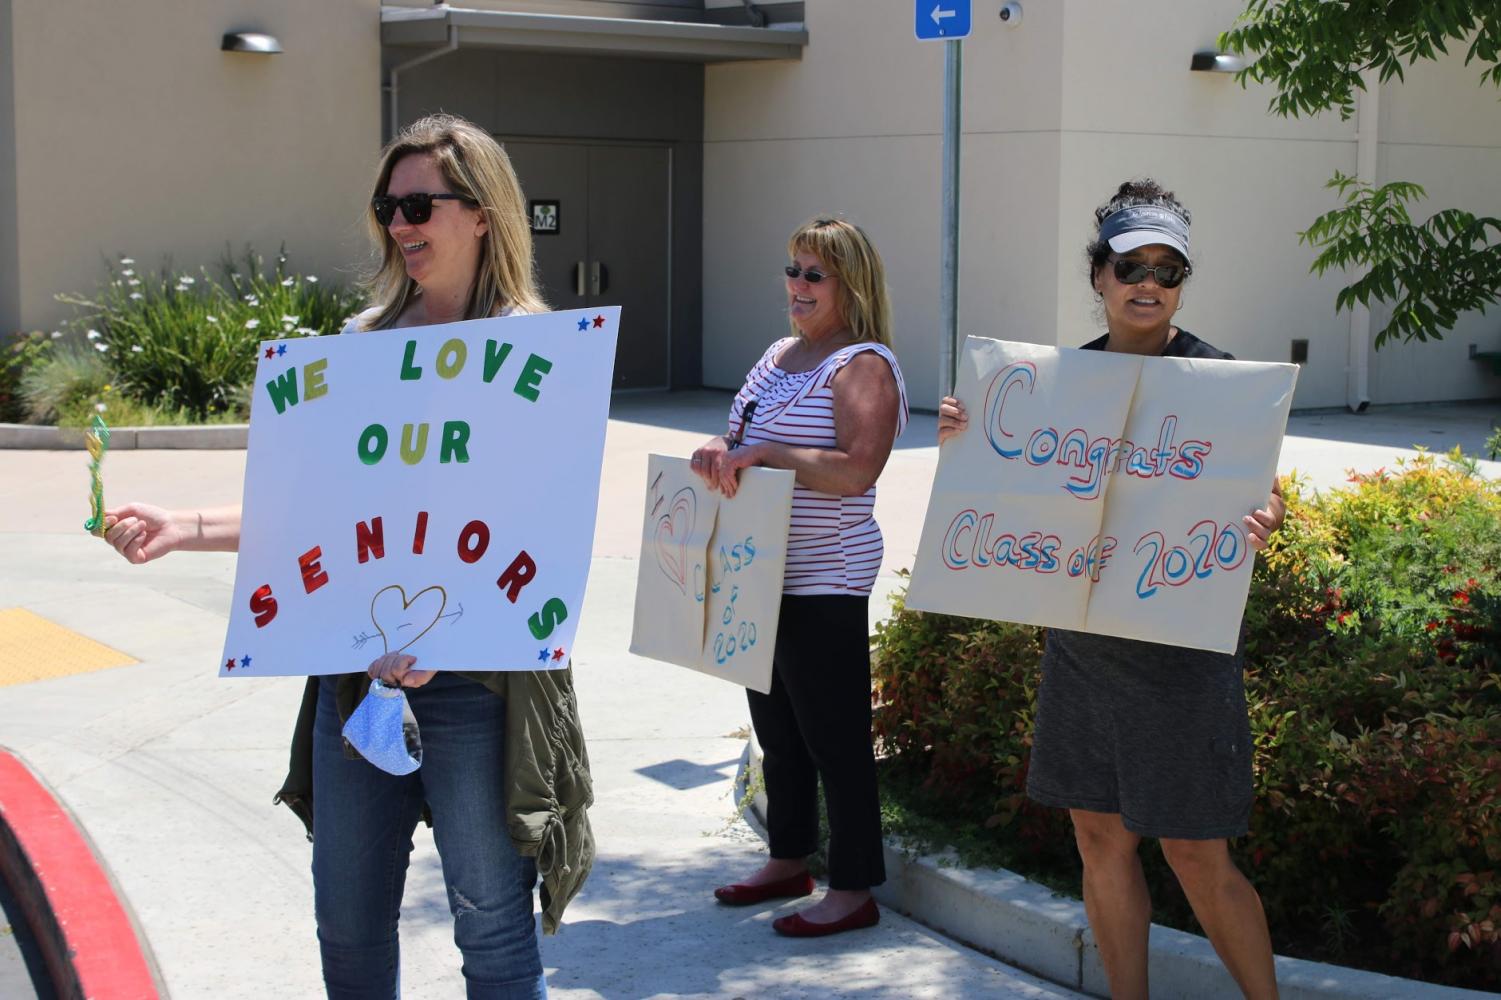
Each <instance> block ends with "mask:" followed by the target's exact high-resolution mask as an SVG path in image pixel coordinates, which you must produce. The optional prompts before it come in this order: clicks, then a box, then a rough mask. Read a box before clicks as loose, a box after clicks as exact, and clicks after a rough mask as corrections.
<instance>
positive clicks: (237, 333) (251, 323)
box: [62, 251, 359, 420]
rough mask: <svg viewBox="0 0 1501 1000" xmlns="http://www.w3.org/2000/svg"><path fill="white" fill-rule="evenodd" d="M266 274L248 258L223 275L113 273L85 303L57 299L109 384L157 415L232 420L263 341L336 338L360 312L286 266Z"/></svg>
mask: <svg viewBox="0 0 1501 1000" xmlns="http://www.w3.org/2000/svg"><path fill="white" fill-rule="evenodd" d="M286 264H287V257H286V255H285V253H283V254H280V255H278V257H277V259H276V265H275V267H274V268H272V269H271V270H270V271H267V270H266V268H265V263H264V261H263V260H262V259H261V258H260V257H258V256H256V255H255V254H254V253H252V252H250V251H247V252H246V253H245V255H244V256H243V257H242V258H241V259H240V260H239V261H235V260H231V259H226V260H225V261H224V263H223V265H222V270H223V274H222V277H220V278H217V279H216V278H214V277H212V276H210V274H209V273H208V271H206V270H201V271H200V272H199V274H198V275H197V276H196V277H195V276H193V275H188V274H174V273H172V272H170V271H169V270H163V271H161V272H160V273H159V274H157V275H156V276H155V277H150V276H146V275H142V274H138V273H137V272H136V270H135V268H134V266H133V265H134V261H132V260H131V259H130V258H128V257H127V258H121V260H120V261H119V263H118V264H115V265H112V266H111V275H110V279H109V281H108V282H107V283H106V284H105V285H104V286H103V288H102V289H101V290H100V292H99V294H98V295H97V296H96V297H95V298H92V299H86V298H80V297H77V296H64V297H62V299H63V301H65V302H68V303H70V304H72V305H74V306H76V307H78V309H79V310H80V315H79V317H78V318H77V319H76V320H75V321H74V324H73V325H74V326H75V327H76V328H77V329H78V330H79V331H80V332H82V333H84V335H85V336H86V337H87V339H88V340H89V341H90V342H91V344H92V345H93V346H94V347H95V348H96V349H97V350H98V351H99V352H100V353H101V354H103V355H104V356H105V360H106V363H107V364H108V366H109V369H110V372H111V375H112V377H113V380H114V383H115V384H116V385H117V386H118V387H119V388H120V390H121V391H123V393H124V394H125V395H127V396H129V397H130V398H131V399H134V400H136V401H137V402H141V403H145V404H148V406H150V407H152V408H153V409H155V410H157V411H166V412H172V411H182V412H183V413H184V414H185V415H187V417H188V418H189V419H191V420H202V419H205V418H211V417H213V416H215V415H227V414H233V413H234V411H235V409H236V399H237V398H238V399H243V387H244V386H245V385H246V384H247V383H249V381H250V380H251V378H252V377H253V375H254V372H255V362H256V357H255V354H256V345H257V344H258V343H260V342H261V341H262V340H275V339H279V338H294V337H305V336H318V335H322V334H330V333H338V332H339V330H340V328H341V327H342V326H343V324H344V322H345V321H346V320H347V319H348V318H349V316H350V315H352V314H353V313H354V312H355V311H356V310H357V308H358V306H359V300H358V298H357V297H356V296H354V295H353V294H352V293H350V292H347V291H344V290H342V289H340V288H336V287H331V286H330V285H328V284H327V283H323V282H320V281H319V280H318V278H317V277H316V276H313V275H307V276H303V275H298V274H294V273H292V272H290V271H288V269H287V266H286Z"/></svg>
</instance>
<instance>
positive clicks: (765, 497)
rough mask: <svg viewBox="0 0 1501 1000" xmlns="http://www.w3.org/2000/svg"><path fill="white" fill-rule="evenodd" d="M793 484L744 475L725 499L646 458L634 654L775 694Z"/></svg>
mask: <svg viewBox="0 0 1501 1000" xmlns="http://www.w3.org/2000/svg"><path fill="white" fill-rule="evenodd" d="M793 478H794V477H793V474H792V473H791V472H788V471H785V470H782V469H759V468H751V469H745V470H743V471H742V472H741V473H740V489H739V491H738V492H737V493H736V494H735V498H734V499H733V500H726V499H725V498H724V497H722V496H721V495H720V494H718V493H715V492H712V491H710V490H709V489H708V487H706V486H705V485H704V482H703V480H702V479H700V478H699V477H698V476H697V475H695V474H694V473H693V471H692V467H691V466H690V465H689V464H688V462H687V460H685V459H681V458H670V457H668V456H665V455H651V456H649V457H648V459H647V477H646V513H645V517H644V518H643V521H642V529H641V558H640V561H639V563H638V566H637V573H636V616H635V620H634V622H633V624H632V627H631V652H632V653H636V654H637V655H639V656H648V657H651V658H652V659H655V660H664V661H666V662H668V663H675V664H677V665H678V666H681V667H688V668H690V669H692V670H697V671H700V672H702V673H706V674H711V675H713V676H715V677H722V678H724V679H725V680H727V681H730V682H732V683H734V684H739V685H741V686H742V687H748V688H750V689H752V690H754V691H760V692H761V693H762V694H766V693H768V692H770V690H771V657H772V652H773V650H774V649H775V648H776V638H777V618H778V616H779V614H780V613H781V606H782V572H783V570H784V568H785V567H786V561H787V524H788V521H789V520H790V519H791V517H792V482H793Z"/></svg>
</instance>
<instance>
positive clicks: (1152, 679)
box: [938, 180, 1285, 1000]
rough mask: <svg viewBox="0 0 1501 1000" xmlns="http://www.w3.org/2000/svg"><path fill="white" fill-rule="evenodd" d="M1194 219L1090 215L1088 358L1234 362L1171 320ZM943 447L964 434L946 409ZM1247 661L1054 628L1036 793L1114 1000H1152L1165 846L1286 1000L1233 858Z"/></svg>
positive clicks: (1252, 991) (1162, 207)
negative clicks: (1071, 870) (1067, 855)
mask: <svg viewBox="0 0 1501 1000" xmlns="http://www.w3.org/2000/svg"><path fill="white" fill-rule="evenodd" d="M1190 219H1191V216H1190V214H1189V211H1188V209H1186V208H1184V207H1183V205H1182V204H1181V203H1180V202H1179V201H1178V199H1177V198H1176V197H1174V195H1173V194H1172V192H1170V191H1164V190H1163V189H1162V187H1161V186H1160V185H1158V184H1157V183H1156V182H1155V181H1151V180H1138V181H1128V182H1127V183H1125V184H1122V185H1121V186H1120V189H1119V190H1118V191H1116V193H1115V195H1114V197H1112V198H1111V199H1110V200H1109V201H1108V202H1106V203H1105V204H1104V205H1102V206H1100V207H1099V208H1098V209H1096V211H1095V227H1096V235H1095V238H1094V239H1093V240H1092V241H1091V242H1090V243H1089V245H1088V247H1087V248H1086V255H1087V256H1088V258H1089V272H1088V273H1089V280H1090V283H1091V285H1092V286H1093V288H1094V292H1095V297H1096V298H1097V299H1098V300H1099V302H1100V306H1101V309H1102V311H1103V313H1104V318H1105V326H1106V333H1105V335H1104V336H1102V337H1099V338H1097V339H1095V340H1092V341H1090V342H1089V343H1087V344H1085V345H1084V346H1083V349H1084V350H1086V351H1117V352H1121V353H1125V354H1140V355H1147V356H1152V357H1172V358H1216V359H1221V360H1233V359H1232V358H1231V357H1230V355H1229V354H1226V353H1225V352H1224V351H1221V350H1219V349H1218V348H1215V347H1212V346H1210V345H1209V344H1207V343H1205V342H1204V341H1202V340H1200V339H1199V338H1198V337H1196V336H1194V335H1193V334H1192V333H1189V332H1188V331H1187V330H1183V329H1180V328H1179V327H1177V326H1174V325H1173V315H1174V313H1176V312H1177V309H1178V305H1179V299H1180V297H1181V295H1182V291H1183V284H1184V282H1185V281H1186V280H1187V279H1188V276H1189V275H1190V274H1192V272H1193V268H1192V265H1191V258H1190V256H1189V250H1188V248H1189V239H1188V237H1189V222H1190ZM938 412H939V418H938V421H939V422H938V438H939V441H940V442H942V441H945V440H947V439H948V438H949V437H951V436H953V435H955V434H958V433H961V432H962V431H963V430H964V429H965V427H966V426H967V424H968V420H967V416H966V412H965V407H964V404H963V403H961V402H960V401H959V400H958V399H955V398H953V397H948V398H946V399H944V400H943V402H942V404H941V406H940V408H939V411H938ZM1284 512H1285V508H1284V506H1283V503H1282V497H1281V494H1280V491H1279V489H1278V487H1277V484H1276V483H1275V482H1274V483H1273V485H1272V492H1271V495H1270V496H1269V497H1268V500H1267V504H1266V506H1265V508H1263V509H1261V510H1257V511H1254V512H1253V513H1250V514H1248V515H1246V516H1245V517H1244V519H1243V520H1244V525H1245V529H1246V534H1247V537H1248V539H1249V541H1250V544H1251V546H1252V548H1255V549H1258V550H1259V549H1263V548H1265V547H1266V544H1267V538H1268V537H1269V536H1270V534H1271V532H1273V531H1275V530H1276V529H1277V528H1278V527H1279V526H1280V525H1281V523H1282V517H1283V514H1284ZM1243 670H1244V657H1243V651H1237V652H1236V653H1234V654H1233V655H1232V654H1224V653H1214V652H1208V651H1205V650H1198V649H1187V648H1183V647H1178V646H1168V645H1162V644H1159V643H1151V642H1141V641H1137V640H1133V639H1122V638H1117V637H1115V636H1105V635H1091V634H1086V633H1083V632H1071V631H1068V630H1066V629H1057V628H1050V629H1048V633H1047V645H1046V649H1045V651H1044V653H1043V658H1042V681H1041V684H1040V686H1039V689H1038V694H1037V718H1036V724H1035V726H1034V730H1033V746H1032V759H1031V765H1030V768H1029V771H1028V775H1027V794H1028V795H1029V796H1030V797H1031V798H1032V799H1033V800H1034V801H1037V802H1040V803H1042V804H1044V805H1048V806H1055V807H1058V808H1062V809H1067V810H1069V815H1070V817H1071V818H1072V820H1073V824H1074V836H1075V839H1076V841H1077V843H1078V847H1079V855H1080V857H1081V858H1082V859H1083V862H1084V907H1085V911H1086V912H1087V914H1088V917H1089V925H1090V928H1091V930H1093V932H1094V935H1095V940H1096V941H1097V942H1098V945H1099V949H1100V958H1101V960H1102V961H1103V963H1104V965H1105V972H1106V975H1107V977H1108V978H1109V980H1110V995H1111V996H1112V997H1114V998H1116V1000H1126V998H1137V997H1140V998H1145V997H1146V996H1147V932H1148V928H1149V927H1150V924H1151V915H1152V906H1151V900H1150V899H1149V898H1148V894H1147V884H1146V879H1145V877H1144V876H1143V873H1142V867H1141V860H1140V857H1139V855H1138V853H1137V848H1138V845H1139V844H1140V843H1141V839H1142V838H1143V837H1155V838H1157V839H1158V840H1159V841H1160V842H1161V845H1162V853H1163V855H1164V856H1165V857H1166V858H1167V862H1168V864H1169V865H1170V866H1171V867H1172V870H1173V873H1174V875H1176V876H1177V878H1178V882H1179V884H1180V885H1182V887H1183V891H1184V893H1185V894H1186V895H1187V897H1188V901H1189V904H1190V905H1191V906H1192V907H1193V911H1194V915H1195V916H1196V917H1197V918H1198V920H1199V923H1200V924H1201V925H1202V926H1203V928H1204V931H1205V933H1206V934H1207V935H1208V936H1209V940H1210V942H1211V943H1212V944H1213V945H1214V948H1215V951H1216V952H1217V953H1218V954H1219V956H1220V960H1221V961H1223V962H1224V963H1225V967H1226V968H1227V969H1228V970H1229V972H1230V974H1231V975H1232V976H1233V977H1234V978H1235V981H1236V982H1237V983H1238V984H1239V986H1240V988H1241V991H1242V992H1243V993H1244V994H1245V995H1246V996H1247V997H1254V998H1265V997H1275V996H1276V995H1277V983H1276V977H1275V975H1274V973H1273V965H1272V945H1271V938H1270V935H1269V934H1268V932H1267V923H1266V916H1265V914H1264V913H1263V912H1262V908H1261V899H1260V897H1259V896H1257V894H1256V890H1255V889H1254V888H1252V886H1251V883H1250V882H1248V881H1247V880H1246V878H1245V876H1244V875H1242V874H1241V872H1240V870H1239V869H1238V868H1236V866H1235V863H1234V861H1232V860H1231V858H1230V852H1229V847H1228V838H1230V837H1239V836H1243V835H1244V834H1245V833H1246V832H1247V830H1248V828H1249V823H1250V815H1251V799H1252V785H1251V730H1250V722H1249V720H1248V718H1247V712H1246V699H1245V690H1244V687H1243V683H1242V673H1243Z"/></svg>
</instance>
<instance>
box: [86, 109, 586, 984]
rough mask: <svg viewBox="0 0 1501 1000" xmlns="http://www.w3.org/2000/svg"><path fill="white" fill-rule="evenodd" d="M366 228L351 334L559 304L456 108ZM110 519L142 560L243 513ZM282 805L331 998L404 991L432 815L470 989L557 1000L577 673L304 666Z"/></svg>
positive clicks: (399, 167) (582, 834) (506, 184)
mask: <svg viewBox="0 0 1501 1000" xmlns="http://www.w3.org/2000/svg"><path fill="white" fill-rule="evenodd" d="M366 221H367V223H368V227H369V231H370V236H371V239H372V241H373V243H374V244H375V246H376V248H377V254H378V267H377V269H376V271H375V273H374V275H373V277H372V278H371V281H370V293H371V300H372V301H373V303H374V304H373V305H372V306H371V307H370V308H369V309H367V310H366V311H365V312H363V313H361V314H360V315H359V316H358V317H356V318H355V319H354V320H353V321H351V322H350V324H349V325H348V326H347V327H346V328H345V330H344V332H345V333H348V334H353V333H358V332H362V331H368V330H387V329H394V328H409V327H410V328H420V327H425V326H431V325H434V324H438V323H450V322H455V321H458V320H465V319H478V318H483V317H490V316H508V315H515V314H523V313H531V312H540V311H543V310H545V309H546V306H545V305H544V303H543V301H542V298H541V296H540V295H539V294H538V292H537V289H536V284H535V280H534V278H533V263H532V242H531V231H530V228H529V226H528V223H527V219H526V214H525V202H524V201H523V200H522V195H521V188H520V185H519V184H518V183H517V180H516V175H515V172H514V171H513V170H512V168H511V164H510V160H509V159H508V158H507V157H506V154H505V151H504V150H502V149H501V148H500V146H499V145H498V144H497V143H496V142H495V140H494V139H492V138H491V137H490V136H489V135H488V134H486V133H485V132H484V131H482V130H481V129H479V128H476V127H475V126H474V125H472V124H470V123H468V122H466V121H464V120H462V119H460V118H455V117H452V116H448V115H434V116H431V117H428V118H424V119H422V120H420V121H418V122H415V123H413V124H412V125H410V126H408V127H407V128H406V129H405V130H403V131H402V133H401V134H400V135H399V136H397V138H396V139H395V141H394V142H392V143H391V144H390V145H389V146H388V147H387V148H386V149H385V151H384V153H383V154H382V156H381V160H380V165H379V168H378V170H377V173H376V180H375V185H374V194H373V196H372V198H371V201H370V207H369V210H368V213H367V217H366ZM107 518H108V522H109V524H110V525H111V527H110V528H109V531H108V534H107V540H108V541H109V543H110V544H111V545H113V546H114V547H115V549H116V550H118V551H119V552H120V554H121V555H123V556H124V557H125V558H126V559H128V560H130V561H131V562H133V563H143V562H148V561H150V560H152V559H156V558H158V557H160V556H162V555H165V554H166V553H168V552H172V551H176V550H179V549H182V550H218V551H234V550H236V549H238V547H239V541H240V511H239V509H238V508H225V509H219V510H208V511H165V510H162V509H161V508H158V507H152V506H149V505H146V504H127V505H125V506H123V507H120V508H118V509H116V510H112V511H109V512H107ZM373 678H378V679H379V680H380V681H381V682H382V683H384V684H387V685H390V686H400V687H402V688H404V689H405V691H406V695H407V700H408V703H409V704H410V706H411V709H412V711H413V713H414V714H415V715H416V718H417V723H418V727H419V729H420V731H421V738H422V766H421V767H420V768H419V769H418V770H417V771H414V772H413V773H411V774H407V775H401V776H398V775H393V774H388V773H386V772H385V771H382V770H379V769H378V768H376V767H375V766H374V765H372V764H370V763H369V762H367V761H366V760H364V759H363V758H361V757H359V755H358V754H357V753H355V752H354V751H353V750H352V749H350V748H349V747H348V746H347V745H346V744H345V742H344V740H343V738H342V735H341V734H342V730H343V725H344V723H345V721H347V720H348V718H349V716H350V714H351V713H352V712H353V711H354V708H355V707H356V706H357V705H358V704H359V703H360V701H361V699H362V698H364V697H365V693H366V691H367V690H368V689H369V687H370V683H371V680H372V679H373ZM508 748H509V749H511V750H513V751H515V752H514V754H513V755H510V756H508V755H507V752H506V751H507V749H508ZM277 801H279V802H282V803H285V804H286V805H287V806H289V807H290V808H291V809H292V810H293V811H294V812H295V813H297V815H298V816H299V817H300V818H301V819H302V820H303V822H304V823H306V824H307V826H308V833H309V836H310V837H311V838H312V841H313V894H314V909H315V912H316V916H317V926H318V944H319V948H320V951H321V955H322V960H323V977H324V984H325V986H326V988H327V992H328V995H329V996H330V997H334V998H368V997H395V996H397V995H399V990H400V955H399V948H398V939H397V924H398V920H399V917H400V912H401V900H402V890H403V887H404V884H405V879H406V870H407V861H408V857H409V855H410V853H411V849H412V840H411V838H412V834H413V832H414V831H415V829H416V826H417V823H418V821H419V820H420V819H422V818H424V817H425V818H426V819H427V820H428V821H429V822H430V823H431V825H432V827H433V836H434V840H435V841H436V843H437V847H438V853H439V856H440V857H441V859H442V864H443V879H444V883H445V884H446V885H447V887H448V902H449V910H450V912H451V913H452V915H453V917H454V941H455V943H456V944H457V945H458V947H459V951H460V952H461V953H462V955H463V960H464V964H463V973H464V978H465V982H466V987H467V993H468V996H469V997H470V998H471V1000H478V998H485V1000H489V998H497V1000H499V998H503V1000H512V998H537V997H545V996H546V995H547V984H546V981H545V979H544V978H543V973H542V963H541V958H540V955H539V951H538V946H537V930H536V918H535V915H534V903H533V891H534V889H535V887H536V884H537V863H536V859H537V858H538V857H539V856H540V855H547V856H549V857H550V858H551V860H552V864H551V865H550V866H549V869H550V870H549V871H548V873H547V874H546V876H545V877H544V880H543V886H542V900H543V926H544V928H545V929H547V930H549V931H551V930H553V929H555V928H556V927H557V925H558V921H559V919H560V918H561V915H562V911H563V908H564V906H566V905H567V903H568V901H569V900H570V899H571V898H572V897H573V895H574V893H576V892H577V891H578V888H579V886H580V885H581V884H582V883H583V880H584V878H585V876H586V875H587V874H588V871H589V868H590V866H591V864H592V861H593V837H592V835H591V834H590V831H589V823H588V817H587V813H586V811H585V810H586V807H587V806H588V805H589V804H590V803H591V802H592V792H591V790H590V782H589V773H588V760H587V755H586V754H585V750H584V740H583V733H582V731H581V730H580V728H579V722H578V714H577V707H576V701H575V699H574V697H573V674H572V670H571V668H570V669H565V670H557V671H535V672H534V671H517V672H506V673H468V672H454V671H443V672H438V671H434V670H429V669H421V668H419V667H418V664H417V660H416V659H415V658H414V657H412V656H408V655H404V654H393V655H386V656H382V657H380V658H379V659H377V660H376V661H375V662H373V663H371V664H370V667H369V669H368V671H367V672H366V673H362V674H353V675H350V674H345V675H335V676H326V677H321V678H319V677H313V678H310V679H309V681H308V684H307V688H306V692H305V694H304V697H303V704H302V711H301V713H300V716H299V718H298V722H297V730H296V735H295V738H294V741H293V747H292V769H291V773H290V774H289V775H288V777H287V781H286V783H285V784H284V785H283V787H282V789H281V791H280V793H279V794H278V795H277ZM315 803H316V807H317V808H316V809H315V808H314V805H315Z"/></svg>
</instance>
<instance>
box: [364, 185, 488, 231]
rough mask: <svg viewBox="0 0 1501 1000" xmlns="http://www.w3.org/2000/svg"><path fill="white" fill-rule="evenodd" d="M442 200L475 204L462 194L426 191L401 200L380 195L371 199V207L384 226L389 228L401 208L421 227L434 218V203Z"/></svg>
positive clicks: (412, 222) (416, 192)
mask: <svg viewBox="0 0 1501 1000" xmlns="http://www.w3.org/2000/svg"><path fill="white" fill-rule="evenodd" d="M438 199H442V200H444V201H462V202H468V203H469V204H470V205H473V204H475V202H474V201H473V200H472V199H469V198H465V197H464V196H463V195H461V194H448V193H446V192H444V193H441V194H429V193H428V192H426V191H413V192H412V193H411V194H404V195H402V196H401V197H400V198H393V197H391V196H390V195H388V194H378V195H376V196H375V197H374V198H371V199H370V207H371V208H372V209H373V210H374V211H375V221H376V222H379V223H380V224H381V225H383V226H389V225H390V224H391V220H392V219H394V218H396V208H397V206H400V207H401V214H402V215H403V216H404V217H405V218H406V220H407V221H408V222H410V223H411V224H412V225H414V226H420V225H422V224H423V223H424V222H426V221H427V220H428V219H431V218H432V217H433V202H434V201H436V200H438Z"/></svg>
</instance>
